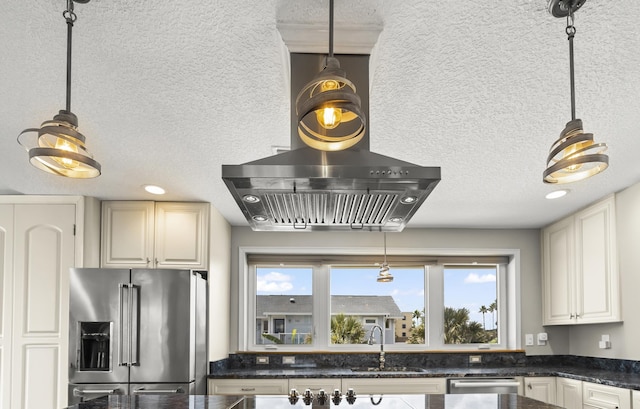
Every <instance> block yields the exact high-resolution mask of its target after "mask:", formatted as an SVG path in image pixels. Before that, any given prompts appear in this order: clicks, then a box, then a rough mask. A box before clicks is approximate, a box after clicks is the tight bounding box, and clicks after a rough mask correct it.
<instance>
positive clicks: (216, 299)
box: [208, 206, 231, 361]
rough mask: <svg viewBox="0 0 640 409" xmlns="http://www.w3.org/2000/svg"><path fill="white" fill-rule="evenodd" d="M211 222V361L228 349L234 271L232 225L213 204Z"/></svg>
mask: <svg viewBox="0 0 640 409" xmlns="http://www.w3.org/2000/svg"><path fill="white" fill-rule="evenodd" d="M210 208H211V213H210V215H209V216H210V217H209V220H210V225H209V280H208V284H209V360H210V361H217V360H219V359H224V358H226V357H227V356H228V351H229V305H230V303H231V300H230V297H229V295H230V293H229V278H230V272H231V263H230V256H231V254H230V249H231V226H230V225H229V223H227V221H226V220H225V219H224V217H222V215H221V214H220V212H218V210H217V209H216V208H215V207H213V206H210Z"/></svg>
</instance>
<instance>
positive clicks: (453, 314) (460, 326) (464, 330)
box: [444, 307, 488, 344]
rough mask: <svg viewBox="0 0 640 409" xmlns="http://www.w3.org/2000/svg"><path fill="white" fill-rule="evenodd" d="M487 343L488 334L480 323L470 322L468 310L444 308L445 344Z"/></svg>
mask: <svg viewBox="0 0 640 409" xmlns="http://www.w3.org/2000/svg"><path fill="white" fill-rule="evenodd" d="M487 341H488V339H487V333H486V331H484V330H483V329H482V326H481V325H480V323H479V322H475V321H469V310H468V309H466V308H458V309H456V308H451V307H445V308H444V342H445V344H479V343H484V342H487Z"/></svg>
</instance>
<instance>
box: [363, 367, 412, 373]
mask: <svg viewBox="0 0 640 409" xmlns="http://www.w3.org/2000/svg"><path fill="white" fill-rule="evenodd" d="M351 372H424V370H423V369H422V368H418V367H414V366H389V367H385V368H384V369H380V368H378V367H377V366H361V367H356V368H351Z"/></svg>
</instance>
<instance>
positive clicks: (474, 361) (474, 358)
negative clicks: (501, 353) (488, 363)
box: [469, 355, 482, 364]
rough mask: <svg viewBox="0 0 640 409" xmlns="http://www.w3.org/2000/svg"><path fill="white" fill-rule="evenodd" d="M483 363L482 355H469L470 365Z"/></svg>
mask: <svg viewBox="0 0 640 409" xmlns="http://www.w3.org/2000/svg"><path fill="white" fill-rule="evenodd" d="M481 362H482V355H469V363H470V364H479V363H481Z"/></svg>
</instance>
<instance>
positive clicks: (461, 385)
mask: <svg viewBox="0 0 640 409" xmlns="http://www.w3.org/2000/svg"><path fill="white" fill-rule="evenodd" d="M451 386H452V387H454V388H487V387H500V386H507V387H511V386H520V382H517V381H504V382H465V381H451Z"/></svg>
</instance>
